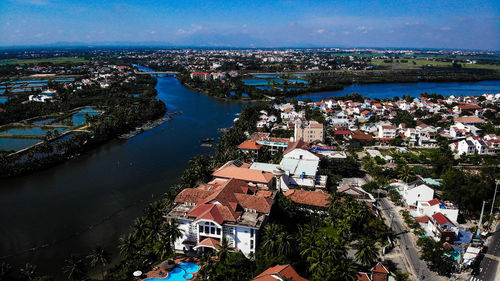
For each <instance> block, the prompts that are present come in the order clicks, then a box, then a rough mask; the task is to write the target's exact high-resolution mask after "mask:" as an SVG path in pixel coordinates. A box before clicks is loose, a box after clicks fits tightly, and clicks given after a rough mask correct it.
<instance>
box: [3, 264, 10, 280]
mask: <svg viewBox="0 0 500 281" xmlns="http://www.w3.org/2000/svg"><path fill="white" fill-rule="evenodd" d="M11 272H12V266H11V265H10V264H8V263H6V262H2V263H0V280H4V278H5V279H7V275H9V274H10V273H11Z"/></svg>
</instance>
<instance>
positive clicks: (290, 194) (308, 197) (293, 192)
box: [285, 189, 330, 207]
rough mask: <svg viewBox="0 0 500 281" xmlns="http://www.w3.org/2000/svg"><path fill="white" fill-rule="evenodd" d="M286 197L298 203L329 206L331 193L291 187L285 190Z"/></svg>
mask: <svg viewBox="0 0 500 281" xmlns="http://www.w3.org/2000/svg"><path fill="white" fill-rule="evenodd" d="M285 197H286V198H288V199H290V200H292V201H293V202H295V203H298V204H303V205H309V206H316V207H328V204H329V202H328V198H330V195H329V194H328V193H323V192H319V191H307V190H301V189H289V190H287V191H286V192H285Z"/></svg>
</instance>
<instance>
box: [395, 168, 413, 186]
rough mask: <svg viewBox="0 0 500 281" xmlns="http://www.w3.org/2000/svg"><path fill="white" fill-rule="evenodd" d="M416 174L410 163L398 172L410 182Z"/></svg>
mask: <svg viewBox="0 0 500 281" xmlns="http://www.w3.org/2000/svg"><path fill="white" fill-rule="evenodd" d="M414 175H415V173H414V172H413V169H412V168H411V167H410V166H408V165H404V166H402V167H401V169H399V172H398V178H399V179H400V180H402V181H404V182H409V181H410V179H411V178H412V177H413V176H414Z"/></svg>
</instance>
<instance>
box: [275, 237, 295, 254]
mask: <svg viewBox="0 0 500 281" xmlns="http://www.w3.org/2000/svg"><path fill="white" fill-rule="evenodd" d="M277 242H278V255H280V256H285V257H286V256H288V255H289V254H290V253H291V252H292V243H293V236H292V235H290V234H288V233H286V232H285V231H282V232H280V233H279V234H278V241H277Z"/></svg>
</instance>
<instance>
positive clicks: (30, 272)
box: [20, 263, 38, 281]
mask: <svg viewBox="0 0 500 281" xmlns="http://www.w3.org/2000/svg"><path fill="white" fill-rule="evenodd" d="M20 271H21V275H22V276H23V277H24V278H26V279H27V280H29V281H33V280H35V278H36V277H38V267H37V266H36V265H32V264H30V263H27V264H26V265H24V267H23V268H21V269H20Z"/></svg>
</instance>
